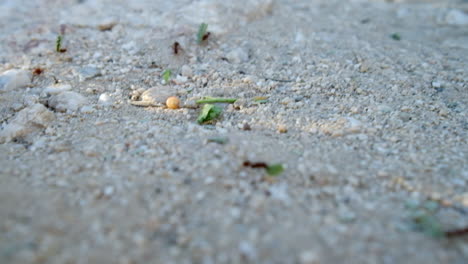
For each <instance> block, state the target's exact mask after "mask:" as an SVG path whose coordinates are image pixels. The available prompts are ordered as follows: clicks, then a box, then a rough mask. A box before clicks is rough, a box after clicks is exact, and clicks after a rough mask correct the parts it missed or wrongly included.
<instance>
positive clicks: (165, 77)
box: [162, 69, 172, 83]
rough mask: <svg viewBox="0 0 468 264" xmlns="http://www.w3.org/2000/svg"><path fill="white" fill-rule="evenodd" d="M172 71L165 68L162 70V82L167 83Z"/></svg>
mask: <svg viewBox="0 0 468 264" xmlns="http://www.w3.org/2000/svg"><path fill="white" fill-rule="evenodd" d="M171 75H172V71H171V70H169V69H167V70H165V71H164V72H163V74H162V77H163V80H164V82H166V83H169V79H171Z"/></svg>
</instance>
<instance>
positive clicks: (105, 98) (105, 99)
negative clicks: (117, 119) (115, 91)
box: [98, 93, 114, 106]
mask: <svg viewBox="0 0 468 264" xmlns="http://www.w3.org/2000/svg"><path fill="white" fill-rule="evenodd" d="M98 103H99V104H100V105H104V106H109V105H112V104H113V103H114V100H113V99H112V97H110V96H109V95H108V94H107V93H103V94H101V95H99V99H98Z"/></svg>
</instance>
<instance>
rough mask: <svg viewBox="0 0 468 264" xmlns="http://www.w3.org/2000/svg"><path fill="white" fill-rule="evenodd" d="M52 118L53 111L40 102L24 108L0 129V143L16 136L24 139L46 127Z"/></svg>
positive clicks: (53, 117) (53, 116)
mask: <svg viewBox="0 0 468 264" xmlns="http://www.w3.org/2000/svg"><path fill="white" fill-rule="evenodd" d="M54 119H55V115H54V113H53V112H52V111H50V110H49V109H47V108H46V107H45V106H44V105H42V104H34V105H32V106H29V107H27V108H24V109H23V110H21V111H19V112H18V114H16V116H15V117H13V119H12V120H10V122H9V123H8V124H7V125H6V126H5V127H4V128H3V130H1V131H0V143H4V142H9V141H12V140H14V139H17V138H23V139H26V137H27V136H29V135H31V134H34V133H35V132H39V131H42V130H44V129H46V128H47V126H48V125H49V124H50V123H51V122H52V121H53V120H54Z"/></svg>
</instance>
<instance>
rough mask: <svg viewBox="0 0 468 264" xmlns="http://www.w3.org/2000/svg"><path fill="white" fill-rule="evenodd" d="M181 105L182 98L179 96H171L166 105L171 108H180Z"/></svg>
mask: <svg viewBox="0 0 468 264" xmlns="http://www.w3.org/2000/svg"><path fill="white" fill-rule="evenodd" d="M179 105H180V100H179V98H177V96H171V97H169V98H167V100H166V106H167V108H169V109H178V108H179Z"/></svg>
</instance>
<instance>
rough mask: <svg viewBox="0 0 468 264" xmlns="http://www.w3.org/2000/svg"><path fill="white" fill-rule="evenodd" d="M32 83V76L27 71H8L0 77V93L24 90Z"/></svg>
mask: <svg viewBox="0 0 468 264" xmlns="http://www.w3.org/2000/svg"><path fill="white" fill-rule="evenodd" d="M30 83H31V74H30V73H29V72H27V71H25V70H8V71H5V72H4V73H2V74H1V75H0V92H6V91H11V90H15V89H18V88H24V87H26V86H28V85H29V84H30Z"/></svg>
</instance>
